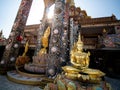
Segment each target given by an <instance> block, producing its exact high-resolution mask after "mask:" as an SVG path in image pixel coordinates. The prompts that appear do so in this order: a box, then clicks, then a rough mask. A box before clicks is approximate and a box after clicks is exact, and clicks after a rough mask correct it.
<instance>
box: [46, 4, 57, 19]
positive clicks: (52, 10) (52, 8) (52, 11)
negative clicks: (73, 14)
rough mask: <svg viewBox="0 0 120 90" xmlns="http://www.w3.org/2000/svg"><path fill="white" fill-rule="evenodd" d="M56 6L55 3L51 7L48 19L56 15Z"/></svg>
mask: <svg viewBox="0 0 120 90" xmlns="http://www.w3.org/2000/svg"><path fill="white" fill-rule="evenodd" d="M54 7H55V4H53V5H52V6H51V7H50V8H49V12H48V19H52V18H53V15H54Z"/></svg>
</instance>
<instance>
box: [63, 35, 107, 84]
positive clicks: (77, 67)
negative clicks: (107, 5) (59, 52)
mask: <svg viewBox="0 0 120 90" xmlns="http://www.w3.org/2000/svg"><path fill="white" fill-rule="evenodd" d="M89 56H90V52H88V53H86V52H83V42H82V41H81V37H80V34H79V37H78V41H77V42H76V43H74V45H73V47H72V50H71V52H70V59H71V64H72V65H73V66H64V67H62V69H63V70H64V72H65V76H66V77H67V78H70V79H73V80H79V81H83V82H89V83H99V82H100V81H101V77H102V76H104V75H105V74H104V73H103V72H101V71H100V70H97V69H91V68H89V61H90V58H89Z"/></svg>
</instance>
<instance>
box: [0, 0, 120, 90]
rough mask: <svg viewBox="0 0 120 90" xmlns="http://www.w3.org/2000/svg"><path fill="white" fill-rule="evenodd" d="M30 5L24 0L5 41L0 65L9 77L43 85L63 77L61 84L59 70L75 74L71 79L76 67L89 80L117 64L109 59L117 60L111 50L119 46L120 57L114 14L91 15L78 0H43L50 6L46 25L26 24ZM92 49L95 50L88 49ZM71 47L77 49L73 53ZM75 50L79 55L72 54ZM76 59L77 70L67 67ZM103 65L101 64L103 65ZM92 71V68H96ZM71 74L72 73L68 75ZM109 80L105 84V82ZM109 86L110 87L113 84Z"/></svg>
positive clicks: (118, 22) (29, 0) (119, 49)
mask: <svg viewBox="0 0 120 90" xmlns="http://www.w3.org/2000/svg"><path fill="white" fill-rule="evenodd" d="M31 4H32V0H22V2H21V5H20V8H19V11H18V14H17V17H16V19H15V22H14V24H13V28H12V30H11V33H10V36H9V38H8V43H7V44H6V46H5V50H4V53H3V58H2V59H1V60H0V62H1V63H0V65H1V67H2V69H4V70H3V71H7V75H8V79H9V80H12V81H16V82H19V83H23V84H32V85H38V84H39V85H41V86H42V87H44V86H45V85H46V84H47V83H48V82H53V81H54V80H58V81H57V85H59V84H60V85H61V83H62V82H61V81H59V79H61V75H59V74H61V73H62V72H63V71H65V72H67V73H69V74H70V75H73V74H74V75H73V76H70V77H71V78H74V76H75V74H76V72H77V75H78V76H80V75H83V77H82V79H84V76H85V78H88V76H89V78H90V79H88V81H89V80H93V79H96V80H97V79H98V78H97V76H99V73H101V74H102V75H101V76H104V75H105V74H104V73H102V71H104V72H109V71H111V70H112V69H113V67H111V64H110V63H113V60H110V58H109V57H108V56H109V55H108V53H107V52H111V51H112V52H113V51H114V55H116V56H115V57H114V58H111V59H114V60H115V61H116V62H119V59H120V57H119V55H118V54H117V53H118V52H120V28H119V27H120V20H117V18H116V17H115V15H112V16H109V17H100V18H92V17H90V16H88V15H87V12H86V11H85V10H81V8H80V7H76V6H75V3H74V0H44V4H45V8H44V15H43V18H42V20H41V24H37V25H28V26H26V25H25V24H26V20H27V17H28V14H29V11H30V7H31ZM53 4H55V7H54V18H52V19H51V20H49V19H48V17H47V15H48V10H49V8H50V7H51V5H53ZM78 36H79V38H78ZM76 42H77V43H76ZM81 43H82V44H81ZM83 43H84V45H83ZM77 45H78V46H77ZM73 48H75V49H73ZM76 48H77V49H78V52H77V49H76ZM81 50H82V51H81ZM83 51H84V52H83ZM87 51H89V52H90V53H86V52H87ZM116 51H117V52H116ZM72 52H74V53H73V54H72ZM78 54H79V55H80V57H79V55H78ZM103 54H104V55H103ZM109 54H110V55H113V53H109ZM72 55H75V57H74V58H73V57H72ZM86 57H87V59H86ZM89 58H90V59H91V60H90V62H89ZM108 59H109V61H108ZM76 60H77V61H76ZM76 62H77V63H78V64H77V63H76ZM114 63H115V62H114ZM71 64H73V66H75V68H74V69H73V67H72V69H73V72H74V73H72V74H71V71H70V70H71V68H68V70H67V71H66V70H63V68H62V67H63V66H66V65H71ZM96 64H97V65H96ZM103 65H104V67H107V69H106V68H104V67H103ZM88 66H89V67H90V68H95V69H100V70H101V71H99V70H94V69H90V73H89V72H87V71H84V70H88ZM98 66H102V68H101V67H98ZM116 66H117V67H115V68H114V69H113V71H114V70H115V73H117V75H120V71H119V70H118V68H119V65H116ZM9 69H14V71H9ZM92 70H93V72H91V71H92ZM69 71H70V72H69ZM94 71H97V75H95V78H91V75H93V74H94V73H95V72H94ZM98 72H99V73H98ZM86 74H87V75H86ZM62 76H64V74H62ZM66 76H68V77H69V75H66ZM78 76H77V79H81V76H80V78H78ZM93 76H94V75H93ZM101 76H99V78H100V80H98V81H99V84H100V83H101V81H102V80H101ZM63 78H64V77H63ZM71 78H70V79H71ZM75 78H76V76H75ZM85 80H87V79H85ZM67 81H69V80H67ZM81 81H82V80H81ZM93 81H94V80H93ZM103 83H104V81H103ZM71 84H72V85H73V87H74V86H75V87H76V86H77V84H78V83H77V84H74V83H72V82H69V84H68V86H67V87H68V88H70V87H71V86H70V85H71ZM48 85H49V84H48ZM52 85H55V84H52ZM87 85H88V82H87ZM101 85H102V84H101ZM104 85H106V84H105V83H104ZM64 87H66V86H65V85H64V83H62V88H64ZM80 87H82V84H80ZM86 87H87V86H86ZM93 87H94V85H93ZM102 87H103V86H100V87H99V88H102ZM104 87H105V88H106V87H107V88H108V86H104ZM49 88H50V87H49ZM58 88H59V90H66V89H62V88H61V87H58ZM78 89H79V88H78ZM78 89H72V90H78ZM45 90H46V89H45ZM47 90H48V89H47ZM52 90H57V89H52ZM68 90H69V89H68ZM108 90H109V89H108Z"/></svg>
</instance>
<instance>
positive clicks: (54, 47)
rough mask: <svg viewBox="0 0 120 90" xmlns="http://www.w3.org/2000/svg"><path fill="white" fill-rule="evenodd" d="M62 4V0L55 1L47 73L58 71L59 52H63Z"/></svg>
mask: <svg viewBox="0 0 120 90" xmlns="http://www.w3.org/2000/svg"><path fill="white" fill-rule="evenodd" d="M64 6H65V2H64V0H56V1H55V9H54V19H53V24H52V30H51V37H50V43H49V54H50V56H51V59H50V60H49V61H50V62H49V65H48V69H47V70H48V74H50V73H49V71H50V72H51V71H52V72H55V73H56V72H59V69H60V57H61V54H64V52H62V51H61V50H62V49H61V48H62V47H63V46H62V45H63V44H62V43H63V41H62V35H63V34H62V33H63V30H64V28H63V16H64ZM56 70H57V71H56Z"/></svg>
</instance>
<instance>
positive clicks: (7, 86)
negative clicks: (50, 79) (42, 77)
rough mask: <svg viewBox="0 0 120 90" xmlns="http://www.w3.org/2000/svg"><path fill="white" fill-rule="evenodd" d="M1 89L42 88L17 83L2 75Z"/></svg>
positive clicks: (0, 77)
mask: <svg viewBox="0 0 120 90" xmlns="http://www.w3.org/2000/svg"><path fill="white" fill-rule="evenodd" d="M0 90H42V89H40V88H39V86H30V85H23V84H17V83H14V82H11V81H9V80H8V79H7V78H6V76H1V75H0Z"/></svg>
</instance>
